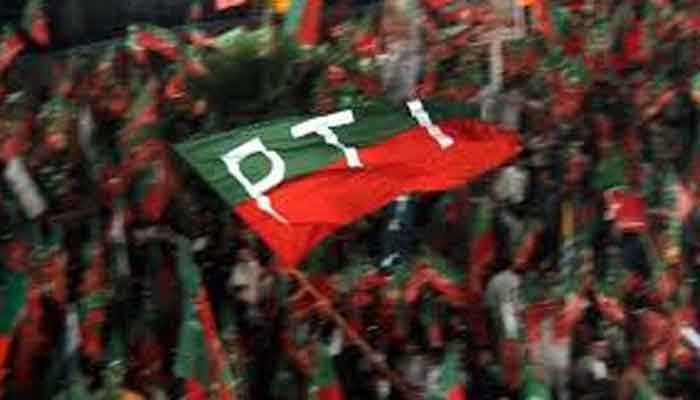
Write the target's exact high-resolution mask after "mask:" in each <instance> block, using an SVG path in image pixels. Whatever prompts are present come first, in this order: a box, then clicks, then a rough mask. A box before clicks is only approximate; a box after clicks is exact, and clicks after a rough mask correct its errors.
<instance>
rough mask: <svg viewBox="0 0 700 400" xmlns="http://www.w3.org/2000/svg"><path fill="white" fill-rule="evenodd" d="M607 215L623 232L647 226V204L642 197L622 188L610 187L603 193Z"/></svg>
mask: <svg viewBox="0 0 700 400" xmlns="http://www.w3.org/2000/svg"><path fill="white" fill-rule="evenodd" d="M605 200H606V202H607V204H608V209H609V217H610V218H612V219H614V220H615V225H616V226H617V227H618V228H619V229H621V230H622V231H624V232H637V233H639V232H643V231H645V230H646V228H647V220H646V214H647V206H646V202H645V200H644V198H643V197H642V196H641V195H638V194H636V193H631V192H628V191H624V190H622V189H611V190H609V191H607V192H606V193H605Z"/></svg>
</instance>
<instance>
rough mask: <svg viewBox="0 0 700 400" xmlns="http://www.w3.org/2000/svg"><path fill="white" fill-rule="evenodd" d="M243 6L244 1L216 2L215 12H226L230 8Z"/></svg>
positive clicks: (218, 0) (223, 0)
mask: <svg viewBox="0 0 700 400" xmlns="http://www.w3.org/2000/svg"><path fill="white" fill-rule="evenodd" d="M243 4H245V0H216V10H217V11H221V10H226V9H227V8H231V7H238V6H242V5H243Z"/></svg>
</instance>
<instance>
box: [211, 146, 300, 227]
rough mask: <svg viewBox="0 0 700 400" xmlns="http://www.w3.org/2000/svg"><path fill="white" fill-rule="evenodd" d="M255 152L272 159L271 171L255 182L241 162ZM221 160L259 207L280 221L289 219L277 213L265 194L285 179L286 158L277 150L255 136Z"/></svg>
mask: <svg viewBox="0 0 700 400" xmlns="http://www.w3.org/2000/svg"><path fill="white" fill-rule="evenodd" d="M254 154H262V155H264V156H265V157H266V158H267V159H268V160H270V164H271V166H270V172H268V173H267V175H266V176H265V177H264V178H262V179H260V180H259V181H257V182H255V183H253V182H251V181H250V179H248V177H246V176H245V175H244V174H243V171H242V170H241V162H242V161H243V160H244V159H246V158H248V157H250V156H252V155H254ZM221 160H222V161H223V162H224V163H225V164H226V167H227V168H228V171H229V172H230V173H231V175H233V177H234V178H236V180H238V182H240V183H241V185H242V186H243V188H244V189H245V190H246V192H248V194H249V195H250V197H252V198H253V199H255V201H256V202H257V203H258V207H259V208H260V209H261V210H263V211H265V212H266V213H268V214H270V215H272V216H273V217H274V218H275V219H277V220H278V221H280V222H282V223H287V220H286V219H284V217H282V216H281V215H280V214H279V213H277V211H275V209H274V208H272V202H271V201H270V198H269V197H267V196H265V193H266V192H267V191H269V190H270V189H272V188H274V187H275V186H277V185H279V184H280V183H282V181H283V180H284V173H285V168H286V165H285V163H284V160H282V157H280V155H279V154H278V153H277V152H276V151H273V150H270V149H268V148H267V147H265V145H264V144H263V142H262V141H261V140H260V138H255V139H251V140H249V141H247V142H245V143H243V144H242V145H240V146H238V147H236V148H234V149H233V150H231V151H229V152H228V153H226V154H225V155H223V156H222V157H221Z"/></svg>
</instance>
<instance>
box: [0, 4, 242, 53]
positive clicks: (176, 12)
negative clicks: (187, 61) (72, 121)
mask: <svg viewBox="0 0 700 400" xmlns="http://www.w3.org/2000/svg"><path fill="white" fill-rule="evenodd" d="M25 2H26V0H0V25H4V24H11V25H14V26H19V25H20V24H21V20H22V10H23V8H24V4H25ZM191 3H192V0H48V1H46V0H45V2H44V4H45V6H46V11H47V13H48V16H49V26H50V29H51V49H52V50H59V49H65V48H67V47H73V46H78V45H84V44H88V43H92V42H97V41H101V40H105V39H110V38H114V37H120V36H124V34H125V32H126V28H127V27H128V26H129V25H130V24H132V23H138V22H148V23H152V24H156V25H161V26H165V27H174V26H178V25H182V24H184V23H185V22H186V18H187V14H188V11H189V8H190V4H191ZM202 4H203V5H204V9H205V15H206V20H208V21H216V20H220V19H228V18H234V17H242V18H249V17H252V15H254V14H255V11H254V9H253V6H252V5H250V4H248V5H246V6H243V7H241V8H235V9H232V10H227V11H225V12H214V10H213V8H214V0H205V1H202Z"/></svg>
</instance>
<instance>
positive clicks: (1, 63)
mask: <svg viewBox="0 0 700 400" xmlns="http://www.w3.org/2000/svg"><path fill="white" fill-rule="evenodd" d="M26 46H27V45H26V43H25V42H24V40H23V39H22V37H21V36H20V35H19V34H18V33H17V32H15V30H14V29H12V28H10V27H9V26H6V27H5V28H4V32H3V34H2V39H0V73H3V72H5V70H6V69H7V68H8V67H9V66H10V65H11V64H12V63H13V62H14V61H15V60H16V59H17V56H18V55H19V53H21V52H22V50H24V48H25V47H26Z"/></svg>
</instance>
